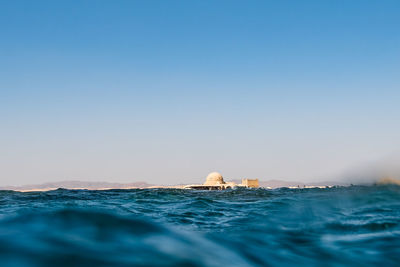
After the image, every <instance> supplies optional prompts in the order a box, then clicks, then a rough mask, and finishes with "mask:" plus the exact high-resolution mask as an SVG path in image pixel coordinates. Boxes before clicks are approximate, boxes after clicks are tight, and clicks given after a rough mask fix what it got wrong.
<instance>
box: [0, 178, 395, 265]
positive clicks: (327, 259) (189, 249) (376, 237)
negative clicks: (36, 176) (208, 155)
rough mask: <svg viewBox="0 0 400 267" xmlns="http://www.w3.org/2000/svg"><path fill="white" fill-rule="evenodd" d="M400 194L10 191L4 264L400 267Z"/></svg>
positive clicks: (0, 216)
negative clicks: (378, 266)
mask: <svg viewBox="0 0 400 267" xmlns="http://www.w3.org/2000/svg"><path fill="white" fill-rule="evenodd" d="M399 262H400V187H398V186H353V187H347V188H344V187H339V188H330V189H284V188H282V189H276V190H266V189H253V190H251V189H236V190H226V191H191V190H172V189H146V190H109V191H88V190H64V189H59V190H56V191H50V192H29V193H19V192H12V191H0V265H1V266H284V265H287V266H301V265H302V266H322V265H324V266H347V265H356V266H376V265H377V264H385V266H398V264H399Z"/></svg>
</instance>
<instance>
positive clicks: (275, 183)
mask: <svg viewBox="0 0 400 267" xmlns="http://www.w3.org/2000/svg"><path fill="white" fill-rule="evenodd" d="M232 181H233V182H235V183H241V182H242V181H241V180H232ZM259 184H260V187H265V188H280V187H305V186H333V185H349V184H346V183H343V182H334V181H324V182H313V183H304V182H299V181H283V180H267V181H259Z"/></svg>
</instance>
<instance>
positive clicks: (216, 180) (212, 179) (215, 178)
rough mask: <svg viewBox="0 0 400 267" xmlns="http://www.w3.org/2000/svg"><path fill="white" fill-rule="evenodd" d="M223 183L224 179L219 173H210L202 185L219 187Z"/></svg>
mask: <svg viewBox="0 0 400 267" xmlns="http://www.w3.org/2000/svg"><path fill="white" fill-rule="evenodd" d="M224 183H225V182H224V178H222V175H221V174H220V173H218V172H212V173H210V174H209V175H208V176H207V179H206V182H205V183H204V185H220V184H224Z"/></svg>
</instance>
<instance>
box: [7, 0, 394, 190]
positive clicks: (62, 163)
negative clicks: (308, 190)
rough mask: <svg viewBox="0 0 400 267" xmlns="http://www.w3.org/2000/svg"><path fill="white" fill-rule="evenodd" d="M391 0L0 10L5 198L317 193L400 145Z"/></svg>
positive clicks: (15, 4) (48, 5)
mask: <svg viewBox="0 0 400 267" xmlns="http://www.w3.org/2000/svg"><path fill="white" fill-rule="evenodd" d="M399 14H400V1H384V0H383V1H378V0H376V1H366V0H363V1H333V0H332V1H319V0H318V1H231V0H230V1H204V0H202V1H200V0H199V1H161V0H160V1H148V0H146V1H94V0H93V1H39V0H37V1H19V0H10V1H4V0H1V1H0V38H1V39H0V125H1V126H0V127H1V128H0V149H1V150H0V185H9V184H11V185H12V184H26V183H40V182H45V181H59V180H91V181H95V180H100V181H119V182H130V181H138V180H147V181H149V182H152V183H161V184H170V183H179V182H200V181H202V180H203V178H204V177H205V176H206V175H207V173H208V172H210V171H220V172H221V173H222V174H223V175H224V176H225V177H227V178H232V179H233V178H241V177H250V178H252V177H258V178H260V179H262V180H267V179H286V180H303V181H316V180H323V179H326V178H332V177H334V176H335V175H338V174H340V173H341V172H342V171H344V170H346V169H348V168H352V167H353V166H355V165H358V164H362V163H365V162H369V161H374V160H377V159H380V158H381V157H385V156H388V155H390V154H392V153H396V152H397V151H399V148H400V138H399V136H400V105H399V103H400V15H399Z"/></svg>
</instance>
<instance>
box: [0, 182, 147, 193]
mask: <svg viewBox="0 0 400 267" xmlns="http://www.w3.org/2000/svg"><path fill="white" fill-rule="evenodd" d="M151 186H153V185H151V184H148V183H146V182H134V183H126V184H124V183H109V182H85V181H61V182H54V183H44V184H32V185H23V186H4V187H0V190H16V191H25V190H26V191H28V190H36V189H39V190H45V189H57V188H65V189H89V190H98V189H128V188H146V187H151Z"/></svg>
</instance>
